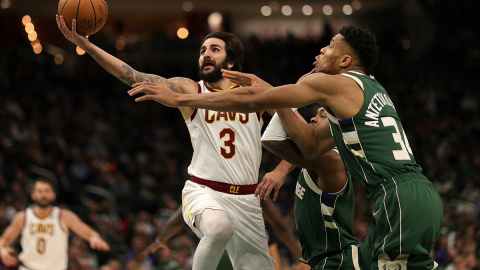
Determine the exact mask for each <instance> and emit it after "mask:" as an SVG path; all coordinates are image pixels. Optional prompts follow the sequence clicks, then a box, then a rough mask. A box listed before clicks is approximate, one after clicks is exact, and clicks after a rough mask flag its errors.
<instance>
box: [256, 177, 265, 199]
mask: <svg viewBox="0 0 480 270" xmlns="http://www.w3.org/2000/svg"><path fill="white" fill-rule="evenodd" d="M263 185H265V181H263V180H262V181H261V182H260V183H259V184H258V185H257V188H256V189H255V197H257V196H258V194H259V193H260V191H261V189H262V187H263ZM261 197H262V196H260V198H261Z"/></svg>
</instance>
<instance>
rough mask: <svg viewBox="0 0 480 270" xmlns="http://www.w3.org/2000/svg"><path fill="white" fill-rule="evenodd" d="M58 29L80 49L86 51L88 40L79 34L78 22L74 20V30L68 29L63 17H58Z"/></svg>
mask: <svg viewBox="0 0 480 270" xmlns="http://www.w3.org/2000/svg"><path fill="white" fill-rule="evenodd" d="M56 20H57V25H58V29H60V31H61V32H62V34H63V35H64V36H65V38H67V39H68V40H70V41H71V42H72V43H73V44H75V45H77V46H78V47H80V48H82V49H83V50H85V47H86V45H87V44H88V43H89V41H88V38H86V37H84V36H82V35H79V34H77V21H76V20H72V30H70V29H68V26H67V24H66V23H65V20H64V19H63V16H62V15H56Z"/></svg>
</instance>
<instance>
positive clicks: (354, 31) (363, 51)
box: [339, 25, 378, 70]
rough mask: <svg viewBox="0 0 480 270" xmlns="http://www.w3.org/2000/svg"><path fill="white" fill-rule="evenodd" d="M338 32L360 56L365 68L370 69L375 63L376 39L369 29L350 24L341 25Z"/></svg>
mask: <svg viewBox="0 0 480 270" xmlns="http://www.w3.org/2000/svg"><path fill="white" fill-rule="evenodd" d="M339 33H340V34H341V35H342V36H343V37H344V40H345V42H347V44H348V45H349V46H350V47H351V48H352V49H353V51H354V52H355V53H356V54H357V56H358V57H359V58H360V63H361V65H362V66H363V67H364V68H365V69H366V70H371V69H372V68H373V67H374V66H375V64H377V61H378V46H377V40H376V38H375V36H374V35H373V34H372V33H371V32H370V31H369V30H367V29H365V28H362V27H359V26H353V25H352V26H344V27H342V29H340V32H339Z"/></svg>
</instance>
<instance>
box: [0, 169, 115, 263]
mask: <svg viewBox="0 0 480 270" xmlns="http://www.w3.org/2000/svg"><path fill="white" fill-rule="evenodd" d="M31 196H32V200H33V202H34V204H33V206H32V207H28V208H27V209H26V210H24V211H21V212H19V213H17V214H16V215H15V217H14V218H13V220H12V223H11V224H10V225H9V226H8V227H7V229H5V232H4V233H3V235H2V237H1V238H0V256H1V257H2V262H3V263H4V264H5V265H6V266H16V265H18V264H19V263H20V266H19V269H20V270H45V269H49V270H64V269H67V267H68V254H67V250H68V230H72V231H73V232H75V233H76V234H77V235H78V236H80V237H82V238H83V239H85V240H86V241H88V242H89V243H90V247H91V248H93V249H98V250H100V251H108V250H110V247H109V246H108V244H107V243H106V242H105V241H103V240H102V238H100V235H99V234H98V233H97V232H96V231H94V230H92V228H90V227H89V226H88V225H87V224H85V223H83V222H82V221H81V220H80V218H78V216H77V215H75V214H74V213H72V212H71V211H69V210H66V209H60V208H58V207H57V206H53V205H52V203H53V201H55V197H56V194H55V191H54V190H53V185H52V183H51V181H50V180H48V179H45V178H38V179H36V180H35V183H34V186H33V191H32V195H31ZM20 235H21V236H22V237H21V240H20V245H21V246H22V252H20V254H19V255H18V259H17V258H16V256H14V255H13V254H14V253H15V251H14V250H13V249H12V248H10V247H9V246H10V244H11V243H12V242H13V241H14V240H15V239H17V238H18V236H20Z"/></svg>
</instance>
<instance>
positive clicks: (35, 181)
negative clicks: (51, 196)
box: [33, 177, 55, 192]
mask: <svg viewBox="0 0 480 270" xmlns="http://www.w3.org/2000/svg"><path fill="white" fill-rule="evenodd" d="M38 182H42V183H46V184H49V185H50V186H51V187H52V190H53V192H55V184H54V182H53V180H51V179H49V178H45V177H38V178H35V179H34V180H33V187H34V188H35V185H36V184H37V183H38Z"/></svg>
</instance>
